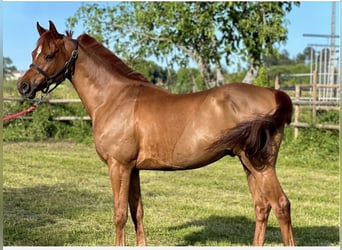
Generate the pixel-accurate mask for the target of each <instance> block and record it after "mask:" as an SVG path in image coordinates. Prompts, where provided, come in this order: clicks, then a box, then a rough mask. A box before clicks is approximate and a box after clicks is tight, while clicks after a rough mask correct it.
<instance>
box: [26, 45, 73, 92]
mask: <svg viewBox="0 0 342 250" xmlns="http://www.w3.org/2000/svg"><path fill="white" fill-rule="evenodd" d="M74 44H75V48H74V50H73V51H72V53H71V57H70V59H69V60H68V61H67V62H66V63H65V65H64V67H63V68H61V69H60V70H58V71H57V72H56V73H55V74H53V75H52V76H50V75H49V74H48V73H47V72H46V71H44V70H42V69H41V68H40V67H39V66H37V65H35V64H33V63H32V64H31V65H30V68H33V69H35V70H36V71H38V72H39V73H40V74H42V75H43V76H45V82H46V87H45V88H44V89H43V90H42V92H43V93H44V94H48V93H50V92H51V91H53V90H54V89H55V88H57V86H58V85H59V84H60V83H62V82H63V81H64V80H65V79H66V78H68V79H69V80H71V76H72V74H73V72H74V67H75V61H76V59H77V56H78V42H77V40H74ZM62 74H64V77H63V78H62V79H60V80H57V78H58V77H59V76H60V75H62ZM52 84H55V85H54V86H52Z"/></svg>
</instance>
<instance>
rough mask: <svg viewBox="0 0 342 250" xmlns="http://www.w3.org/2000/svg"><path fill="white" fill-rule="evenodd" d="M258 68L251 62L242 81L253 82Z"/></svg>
mask: <svg viewBox="0 0 342 250" xmlns="http://www.w3.org/2000/svg"><path fill="white" fill-rule="evenodd" d="M259 68H260V67H259V66H253V64H251V66H250V67H249V69H248V71H247V74H246V75H245V77H244V78H243V80H242V81H243V82H245V83H249V84H253V82H254V79H255V78H256V77H257V75H258V71H259Z"/></svg>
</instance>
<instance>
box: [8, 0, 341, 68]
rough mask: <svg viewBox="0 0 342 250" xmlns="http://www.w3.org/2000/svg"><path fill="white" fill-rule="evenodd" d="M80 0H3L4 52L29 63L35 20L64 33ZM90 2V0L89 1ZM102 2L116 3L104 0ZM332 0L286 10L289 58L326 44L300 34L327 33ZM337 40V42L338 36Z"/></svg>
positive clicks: (324, 40)
mask: <svg viewBox="0 0 342 250" xmlns="http://www.w3.org/2000/svg"><path fill="white" fill-rule="evenodd" d="M82 3H83V2H80V1H78V2H72V1H70V2H69V1H68V2H65V1H63V2H52V1H47V2H12V1H7V2H3V3H2V5H3V56H4V57H9V58H10V59H11V60H12V62H13V65H14V66H16V68H17V69H19V70H26V69H27V68H28V66H29V65H30V64H31V52H32V50H33V49H34V48H35V45H36V42H37V39H38V33H37V28H36V23H37V22H39V23H40V25H41V26H43V27H45V28H48V25H49V20H52V21H53V22H54V23H55V25H56V28H57V30H58V31H59V32H60V33H64V32H65V30H66V29H67V27H66V22H67V18H68V17H71V16H73V15H74V14H75V12H76V11H77V9H78V8H79V7H80V6H81V5H82ZM88 3H91V2H88ZM105 4H108V5H110V4H115V2H109V3H108V2H106V3H105ZM331 13H332V2H330V1H329V2H328V1H315V2H307V1H304V2H301V5H300V7H293V9H292V11H291V12H290V13H289V14H287V16H286V19H287V20H288V24H287V28H288V40H287V42H286V44H285V45H282V46H280V51H282V50H284V49H285V50H287V51H288V52H289V54H290V57H291V58H294V57H295V56H296V55H297V54H298V53H302V52H303V50H304V49H305V48H306V47H307V46H308V44H329V43H330V40H329V39H328V38H317V37H305V36H303V34H319V35H330V33H331ZM340 23H341V19H340V2H336V21H335V25H336V29H335V32H336V35H340ZM83 32H84V30H83V28H82V26H81V25H79V26H76V28H75V29H74V37H77V36H78V35H81V34H82V33H83ZM336 44H338V45H339V44H340V42H339V39H338V40H336Z"/></svg>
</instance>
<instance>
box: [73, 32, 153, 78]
mask: <svg viewBox="0 0 342 250" xmlns="http://www.w3.org/2000/svg"><path fill="white" fill-rule="evenodd" d="M77 40H78V42H79V43H80V45H81V46H83V47H84V48H85V50H86V52H87V53H88V54H89V55H90V56H91V57H92V58H96V59H97V60H98V61H99V62H102V64H101V65H102V66H104V67H106V68H107V69H108V70H109V71H116V72H118V73H119V74H121V75H123V76H125V77H127V78H129V79H132V80H138V81H144V82H148V80H147V79H146V78H145V77H144V76H143V75H142V74H140V73H138V72H136V71H134V70H133V69H131V68H130V67H128V66H127V65H126V64H125V63H124V62H123V61H122V60H121V59H120V58H118V57H117V56H116V55H114V53H112V52H111V51H110V50H109V49H107V48H105V47H104V46H103V45H102V44H101V43H99V42H98V41H96V40H95V39H94V38H92V37H91V36H89V35H87V34H83V35H80V36H79V37H78V38H77Z"/></svg>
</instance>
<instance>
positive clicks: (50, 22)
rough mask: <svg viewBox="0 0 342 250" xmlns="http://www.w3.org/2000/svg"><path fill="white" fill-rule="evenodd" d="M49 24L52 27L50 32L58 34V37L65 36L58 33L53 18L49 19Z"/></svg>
mask: <svg viewBox="0 0 342 250" xmlns="http://www.w3.org/2000/svg"><path fill="white" fill-rule="evenodd" d="M49 24H50V28H49V29H50V32H52V34H54V35H55V36H56V38H60V37H63V35H62V34H59V33H58V31H57V29H56V26H55V24H54V23H53V22H52V21H51V20H50V21H49Z"/></svg>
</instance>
